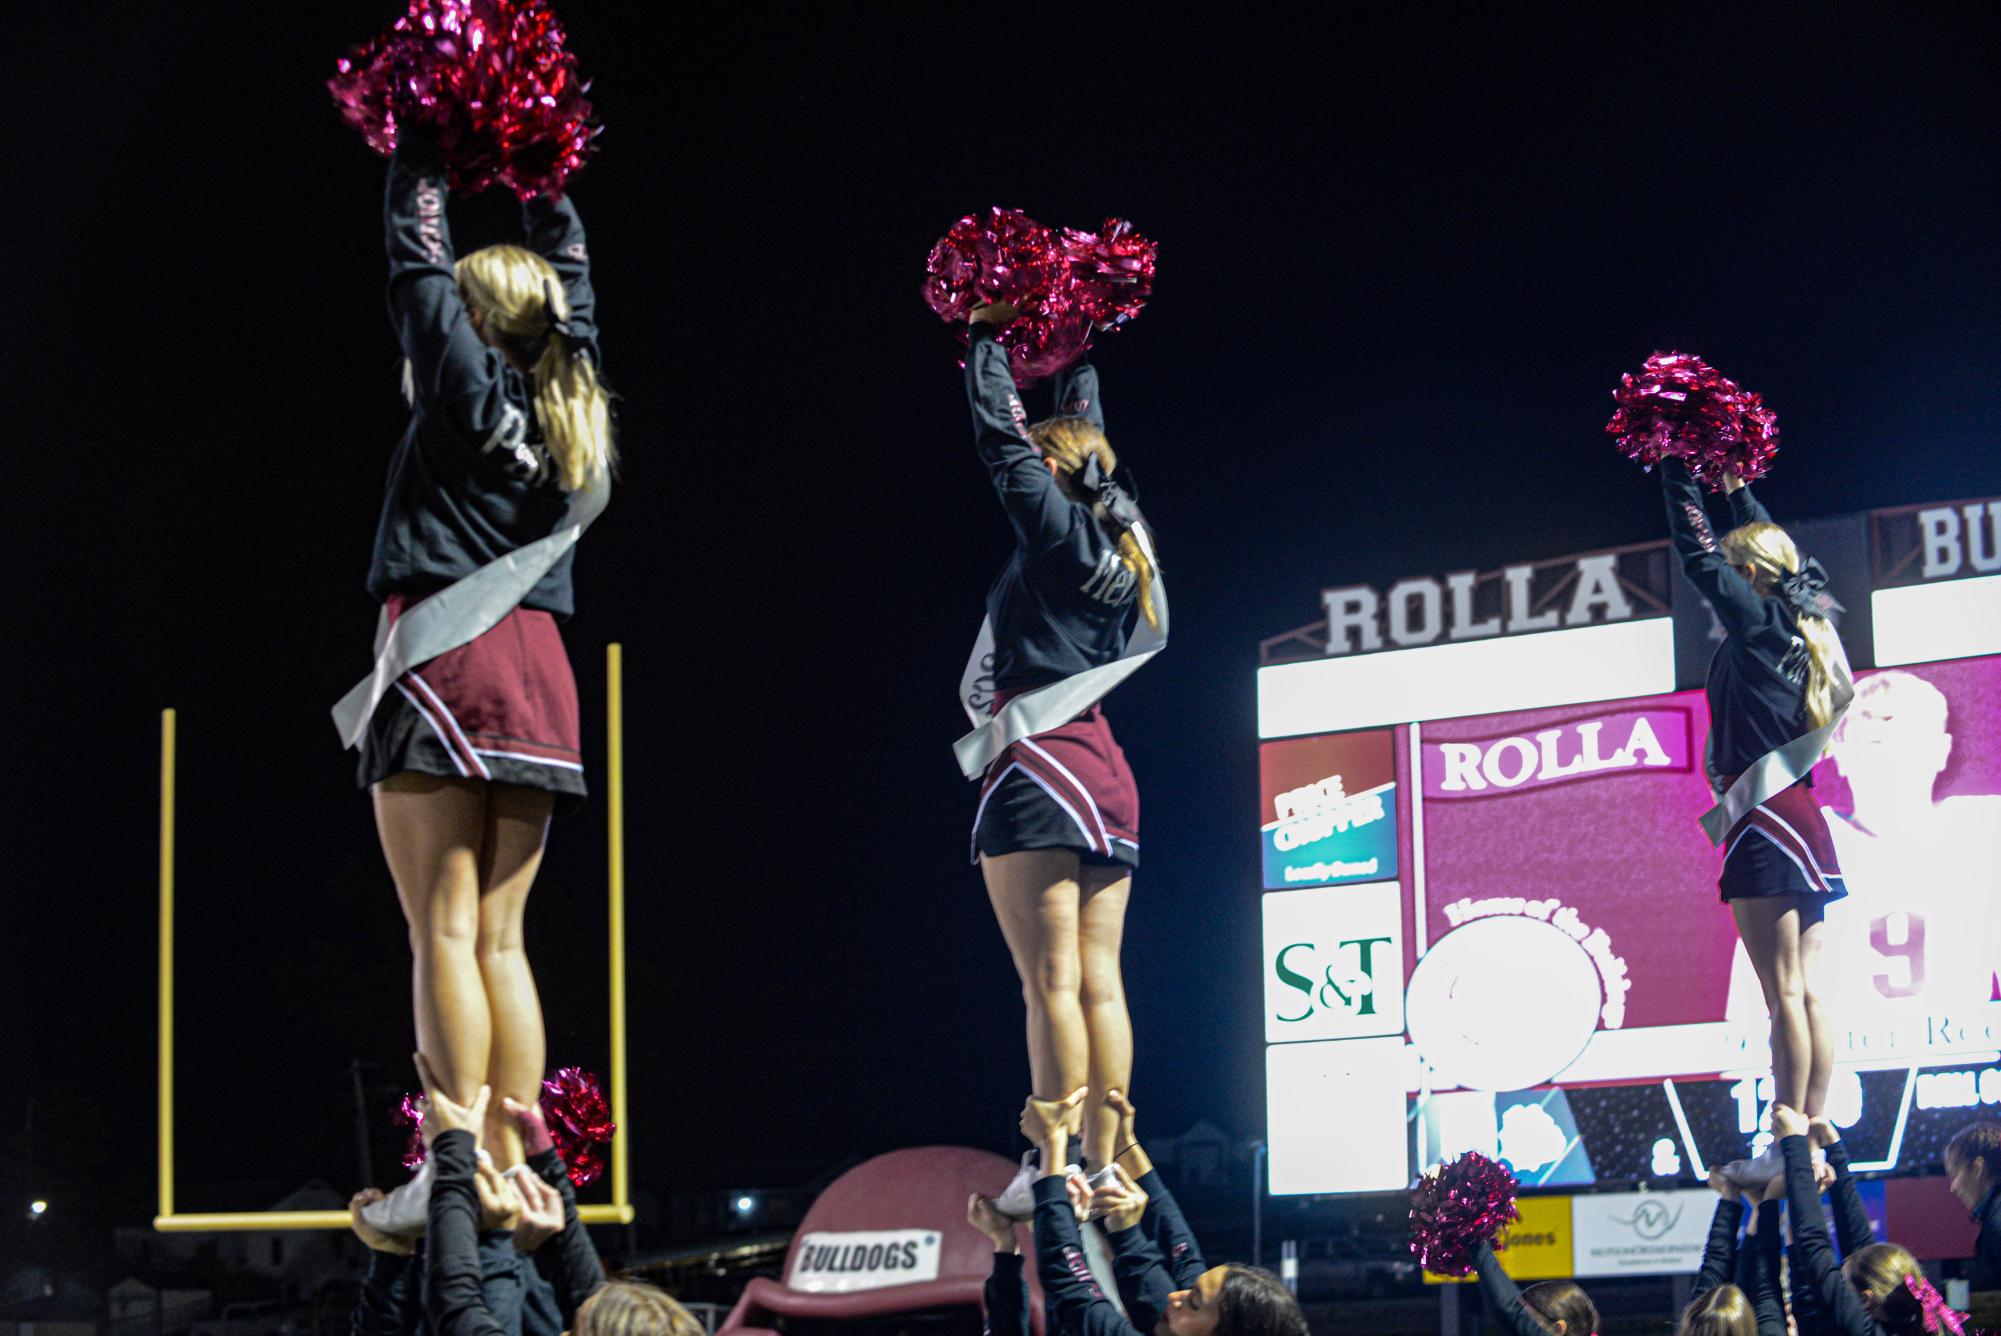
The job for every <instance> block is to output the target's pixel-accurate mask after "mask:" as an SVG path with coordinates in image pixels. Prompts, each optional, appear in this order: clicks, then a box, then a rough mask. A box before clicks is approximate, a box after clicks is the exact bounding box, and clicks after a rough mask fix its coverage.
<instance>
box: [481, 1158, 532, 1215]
mask: <svg viewBox="0 0 2001 1336" xmlns="http://www.w3.org/2000/svg"><path fill="white" fill-rule="evenodd" d="M472 1187H473V1193H474V1195H475V1196H477V1197H478V1198H479V1227H480V1229H482V1230H495V1229H505V1230H509V1231H512V1230H513V1228H514V1227H515V1226H516V1225H518V1224H520V1223H521V1194H520V1193H518V1192H516V1191H515V1190H514V1182H513V1180H512V1179H510V1178H508V1177H507V1176H506V1175H504V1174H502V1173H501V1172H500V1170H498V1169H496V1168H494V1167H493V1165H491V1164H490V1163H487V1162H486V1161H481V1162H480V1165H479V1167H478V1168H477V1169H475V1170H473V1175H472Z"/></svg>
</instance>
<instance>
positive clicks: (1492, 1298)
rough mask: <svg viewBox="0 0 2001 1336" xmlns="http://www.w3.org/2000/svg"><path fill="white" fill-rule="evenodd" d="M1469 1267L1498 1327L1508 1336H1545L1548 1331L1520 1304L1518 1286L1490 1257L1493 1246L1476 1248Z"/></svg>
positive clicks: (1531, 1311)
mask: <svg viewBox="0 0 2001 1336" xmlns="http://www.w3.org/2000/svg"><path fill="white" fill-rule="evenodd" d="M1473 1267H1474V1269H1475V1270H1476V1271H1478V1272H1479V1273H1480V1293H1481V1294H1483V1295H1485V1296H1486V1298H1487V1306H1488V1307H1489V1308H1491V1309H1493V1310H1494V1312H1495V1313H1496V1314H1497V1315H1498V1316H1499V1317H1500V1319H1501V1326H1502V1328H1503V1329H1504V1330H1506V1331H1507V1332H1508V1333H1509V1336H1549V1328H1547V1327H1545V1326H1543V1324H1542V1322H1541V1320H1540V1319H1538V1318H1537V1317H1536V1315H1535V1313H1534V1311H1533V1310H1531V1309H1530V1308H1529V1306H1528V1305H1527V1304H1525V1303H1523V1302H1522V1291H1521V1287H1520V1286H1519V1285H1517V1284H1515V1282H1514V1279H1513V1277H1511V1276H1509V1275H1508V1273H1507V1272H1505V1271H1503V1270H1502V1269H1501V1259H1500V1258H1498V1257H1496V1256H1495V1255H1494V1245H1493V1244H1491V1243H1483V1244H1481V1245H1480V1251H1479V1252H1477V1253H1475V1254H1473Z"/></svg>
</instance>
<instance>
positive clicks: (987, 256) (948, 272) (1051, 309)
mask: <svg viewBox="0 0 2001 1336" xmlns="http://www.w3.org/2000/svg"><path fill="white" fill-rule="evenodd" d="M1157 249H1158V248H1157V247H1156V246H1155V245H1154V243H1152V242H1151V241H1148V240H1146V239H1145V238H1144V237H1141V236H1139V235H1138V234H1137V233H1135V232H1133V231H1132V227H1131V224H1129V223H1124V222H1121V221H1119V220H1118V219H1111V220H1108V221H1107V222H1106V223H1105V226H1104V228H1103V229H1102V230H1101V231H1099V232H1078V231H1074V230H1065V231H1064V232H1062V233H1061V234H1058V233H1057V232H1055V231H1052V230H1051V229H1049V228H1047V227H1044V226H1043V225H1042V224H1040V223H1038V222H1036V221H1035V220H1034V219H1033V218H1030V217H1029V216H1028V215H1027V214H1025V213H1023V212H1022V211H1021V210H1020V209H1002V208H991V209H988V210H987V211H986V212H985V213H982V214H968V215H967V216H966V217H964V218H961V219H960V220H959V221H958V222H956V223H954V224H952V228H951V230H950V231H949V232H947V233H946V234H945V235H944V236H943V237H941V238H940V239H939V241H938V244H937V245H935V246H933V247H932V248H931V255H930V258H929V259H927V260H926V261H925V265H924V301H925V304H926V305H928V306H930V308H931V309H932V310H933V311H935V312H937V313H938V318H939V319H941V320H945V321H948V322H951V323H957V322H959V321H962V320H964V319H965V318H966V317H967V316H969V315H971V314H972V311H973V308H974V307H976V306H979V305H981V304H983V303H986V302H997V301H1004V302H1008V303H1010V304H1011V305H1014V306H1016V307H1018V308H1020V310H1021V314H1020V315H1018V316H1016V317H1015V318H1014V319H1013V320H1010V321H1008V322H1007V323H1006V324H1005V325H1002V326H1001V327H1000V329H999V330H998V332H997V337H998V338H999V339H1000V342H1001V346H1002V347H1004V348H1006V349H1007V350H1008V364H1009V366H1010V368H1011V369H1012V370H1013V372H1014V378H1015V381H1016V383H1017V384H1020V385H1032V384H1034V383H1035V382H1036V381H1038V380H1041V379H1043V378H1044V377H1047V376H1052V375H1054V374H1055V373H1056V372H1058V371H1061V370H1062V369H1063V368H1064V367H1066V366H1069V365H1070V364H1071V363H1072V362H1075V361H1076V360H1077V359H1078V358H1080V357H1082V356H1083V355H1084V353H1085V351H1086V350H1087V349H1088V348H1090V346H1091V333H1092V326H1093V325H1094V324H1116V323H1118V322H1119V321H1122V320H1129V319H1131V318H1132V317H1133V316H1134V315H1136V314H1138V313H1139V309H1140V307H1141V306H1143V305H1145V304H1146V299H1147V297H1148V296H1149V295H1150V294H1151V293H1152V291H1153V267H1154V254H1155V251H1156V250H1157Z"/></svg>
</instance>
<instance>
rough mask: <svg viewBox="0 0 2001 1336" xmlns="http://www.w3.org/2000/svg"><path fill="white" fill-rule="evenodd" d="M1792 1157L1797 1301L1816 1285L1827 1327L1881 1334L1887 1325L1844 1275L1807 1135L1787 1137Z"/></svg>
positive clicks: (1789, 1200)
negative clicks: (1881, 1323) (1830, 1234)
mask: <svg viewBox="0 0 2001 1336" xmlns="http://www.w3.org/2000/svg"><path fill="white" fill-rule="evenodd" d="M1779 1147H1780V1149H1781V1150H1782V1151H1783V1152H1784V1153H1785V1157H1786V1214H1787V1217H1788V1219H1789V1221H1790V1223H1791V1225H1792V1231H1793V1243H1792V1261H1793V1266H1792V1280H1793V1294H1794V1296H1795V1303H1797V1302H1798V1300H1797V1296H1798V1294H1799V1292H1800V1291H1801V1290H1802V1289H1811V1290H1812V1291H1813V1295H1814V1298H1815V1299H1816V1300H1818V1304H1817V1307H1818V1308H1819V1310H1820V1311H1821V1312H1822V1313H1825V1314H1826V1315H1827V1318H1828V1320H1827V1323H1826V1325H1825V1327H1824V1330H1827V1331H1832V1332H1836V1333H1838V1336H1880V1332H1881V1328H1879V1327H1878V1326H1877V1325H1876V1321H1875V1319H1874V1318H1872V1317H1870V1316H1869V1310H1868V1309H1866V1308H1864V1307H1863V1306H1862V1301H1861V1299H1860V1298H1858V1297H1857V1296H1856V1293H1855V1291H1854V1290H1853V1289H1851V1288H1850V1287H1849V1285H1848V1283H1847V1282H1846V1281H1844V1280H1843V1279H1842V1277H1841V1263H1840V1262H1838V1261H1836V1260H1835V1256H1834V1246H1833V1245H1832V1244H1830V1243H1829V1242H1828V1240H1827V1218H1826V1215H1825V1214H1824V1213H1823V1212H1822V1210H1821V1207H1820V1192H1819V1191H1818V1190H1817V1189H1816V1188H1815V1187H1814V1182H1813V1151H1812V1149H1811V1148H1810V1147H1809V1146H1808V1145H1807V1140H1806V1138H1805V1137H1802V1136H1791V1137H1782V1138H1781V1139H1780V1141H1779Z"/></svg>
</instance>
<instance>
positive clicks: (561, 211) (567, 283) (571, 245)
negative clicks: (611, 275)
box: [521, 195, 602, 365]
mask: <svg viewBox="0 0 2001 1336" xmlns="http://www.w3.org/2000/svg"><path fill="white" fill-rule="evenodd" d="M521 227H522V230H523V232H525V233H526V234H527V237H528V249H530V250H532V251H534V252H535V253H536V254H537V255H540V256H541V257H542V258H543V259H545V260H547V261H548V262H549V264H550V265H551V266H552V267H553V268H554V269H555V271H556V274H557V276H558V277H559V278H561V279H562V280H563V296H564V297H565V298H566V299H567V300H568V301H569V303H570V328H571V330H572V332H574V333H575V335H576V337H577V339H578V340H579V341H580V342H582V343H583V345H584V346H585V347H586V348H588V349H589V350H590V356H591V361H592V362H593V363H598V364H599V365H602V364H601V363H599V362H598V316H597V310H598V303H597V293H596V292H595V291H594V290H593V289H592V287H591V253H590V247H589V246H588V245H586V244H585V239H584V224H583V220H582V219H580V218H578V217H577V206H576V205H574V204H572V203H571V202H570V199H569V196H567V195H561V196H556V197H554V198H552V197H550V196H548V195H537V196H536V197H535V198H533V199H531V200H528V201H526V202H524V203H523V204H522V206H521Z"/></svg>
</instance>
